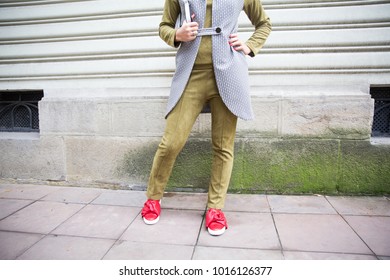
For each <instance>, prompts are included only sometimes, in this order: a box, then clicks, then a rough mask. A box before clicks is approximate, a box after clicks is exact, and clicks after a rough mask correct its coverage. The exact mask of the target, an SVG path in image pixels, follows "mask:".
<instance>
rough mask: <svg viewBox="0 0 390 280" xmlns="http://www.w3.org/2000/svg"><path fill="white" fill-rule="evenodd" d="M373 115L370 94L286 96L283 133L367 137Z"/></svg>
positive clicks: (322, 136)
mask: <svg viewBox="0 0 390 280" xmlns="http://www.w3.org/2000/svg"><path fill="white" fill-rule="evenodd" d="M372 114H373V100H371V98H370V97H369V96H348V97H327V96H317V97H295V98H288V99H287V98H286V99H284V100H283V115H282V135H285V136H295V137H297V136H299V137H314V138H328V139H332V138H333V139H339V138H344V139H368V138H369V137H370V134H371V124H372Z"/></svg>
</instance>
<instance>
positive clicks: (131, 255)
mask: <svg viewBox="0 0 390 280" xmlns="http://www.w3.org/2000/svg"><path fill="white" fill-rule="evenodd" d="M193 250H194V247H193V246H186V245H174V244H156V243H140V242H133V241H123V240H121V241H118V242H116V243H115V245H114V246H113V247H112V248H111V250H110V251H109V252H108V253H107V255H106V256H105V257H104V259H105V260H190V259H191V256H192V252H193Z"/></svg>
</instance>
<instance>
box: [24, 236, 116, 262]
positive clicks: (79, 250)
mask: <svg viewBox="0 0 390 280" xmlns="http://www.w3.org/2000/svg"><path fill="white" fill-rule="evenodd" d="M114 242H115V241H114V240H109V239H97V238H85V237H73V236H55V235H48V236H46V237H45V238H43V239H42V240H40V241H39V242H38V243H37V244H35V245H34V246H32V247H31V248H30V249H29V250H27V251H26V252H25V253H24V254H22V255H21V256H20V257H19V258H18V259H21V260H100V259H102V258H103V256H104V254H105V253H106V252H107V251H108V250H109V249H110V247H111V246H112V245H113V243H114Z"/></svg>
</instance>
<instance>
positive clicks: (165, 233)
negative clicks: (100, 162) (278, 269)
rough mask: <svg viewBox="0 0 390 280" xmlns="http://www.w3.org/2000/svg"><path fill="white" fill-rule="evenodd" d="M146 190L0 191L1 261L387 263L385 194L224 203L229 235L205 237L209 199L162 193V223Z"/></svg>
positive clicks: (235, 197)
mask: <svg viewBox="0 0 390 280" xmlns="http://www.w3.org/2000/svg"><path fill="white" fill-rule="evenodd" d="M144 201H145V194H144V192H139V191H124V190H105V189H97V188H82V187H58V186H44V185H27V184H20V185H13V184H0V259H11V260H13V259H29V260H31V259H45V260H49V259H50V260H51V259H60V260H65V259H77V260H80V259H88V260H100V259H115V260H122V259H137V260H144V259H145V260H150V259H168V260H176V259H177V260H191V259H192V260H207V259H247V260H250V259H252V260H253V259H266V260H281V259H282V260H283V259H286V260H293V259H297V260H306V259H322V260H324V259H331V260H339V259H348V260H355V259H363V260H376V259H386V260H390V200H389V199H388V198H385V197H329V196H280V195H239V194H230V195H228V197H227V201H226V208H225V214H226V217H227V219H228V223H229V229H228V230H227V231H226V233H225V234H224V235H222V236H219V237H213V236H210V235H209V234H208V233H207V231H206V229H205V226H204V219H203V217H204V213H205V208H206V194H188V193H167V194H166V195H165V197H164V198H163V201H162V207H163V210H162V211H163V212H162V215H161V218H160V221H159V222H158V223H157V224H156V225H154V226H147V225H145V224H144V223H143V221H142V219H141V218H140V210H141V207H142V205H143V203H144Z"/></svg>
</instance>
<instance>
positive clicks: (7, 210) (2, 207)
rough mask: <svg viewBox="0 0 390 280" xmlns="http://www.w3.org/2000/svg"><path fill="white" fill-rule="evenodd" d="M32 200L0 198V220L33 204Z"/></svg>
mask: <svg viewBox="0 0 390 280" xmlns="http://www.w3.org/2000/svg"><path fill="white" fill-rule="evenodd" d="M33 202H34V200H22V199H4V198H0V220H1V219H4V218H5V217H7V216H9V215H11V214H13V213H15V212H16V211H18V210H20V209H22V208H23V207H26V206H27V205H29V204H31V203H33Z"/></svg>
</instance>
